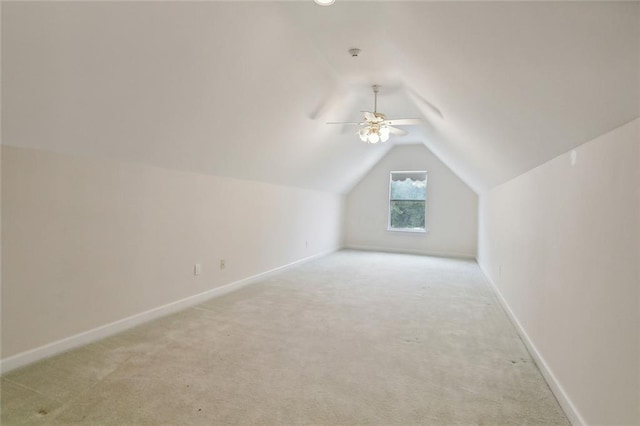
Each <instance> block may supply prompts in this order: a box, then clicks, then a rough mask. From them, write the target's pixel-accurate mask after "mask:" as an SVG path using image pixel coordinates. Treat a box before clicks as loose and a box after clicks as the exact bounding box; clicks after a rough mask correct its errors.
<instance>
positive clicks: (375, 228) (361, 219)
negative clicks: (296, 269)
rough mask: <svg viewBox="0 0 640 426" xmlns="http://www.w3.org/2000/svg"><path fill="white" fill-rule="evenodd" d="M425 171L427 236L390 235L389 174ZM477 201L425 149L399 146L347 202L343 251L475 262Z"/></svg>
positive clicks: (470, 192)
mask: <svg viewBox="0 0 640 426" xmlns="http://www.w3.org/2000/svg"><path fill="white" fill-rule="evenodd" d="M401 170H410V171H418V170H426V171H427V214H426V227H427V228H428V232H427V233H409V232H397V231H388V230H387V227H388V214H389V172H391V171H401ZM477 211H478V197H477V195H476V193H475V192H473V191H472V190H471V189H470V188H469V187H468V186H467V185H465V184H464V183H463V182H462V181H461V180H460V179H459V178H458V177H457V176H456V175H455V174H454V173H453V172H452V171H451V170H450V169H449V168H448V167H447V166H446V165H444V164H443V163H442V162H441V161H440V160H439V159H438V158H437V157H436V156H435V155H433V154H432V153H431V151H429V150H428V149H427V148H426V147H425V146H424V145H422V144H419V145H398V146H396V147H394V148H393V149H391V150H390V151H389V153H388V154H387V155H386V156H385V157H384V158H383V159H382V160H381V161H380V162H379V163H378V164H376V165H375V166H374V167H373V168H372V170H371V171H370V172H369V173H368V174H367V175H366V176H365V177H364V178H363V179H362V180H361V181H360V182H359V183H358V184H357V185H356V186H355V187H354V188H353V189H352V190H351V192H350V193H349V195H348V196H347V215H346V240H345V241H346V245H347V246H348V247H354V248H367V249H377V250H394V251H403V252H416V253H424V254H435V255H451V256H465V257H475V256H476V244H477Z"/></svg>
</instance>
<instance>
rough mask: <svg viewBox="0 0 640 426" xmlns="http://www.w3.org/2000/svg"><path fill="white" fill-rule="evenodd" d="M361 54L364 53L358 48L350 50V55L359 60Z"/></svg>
mask: <svg viewBox="0 0 640 426" xmlns="http://www.w3.org/2000/svg"><path fill="white" fill-rule="evenodd" d="M360 52H362V50H360V49H358V48H357V47H354V48H353V49H349V55H351V56H353V57H354V58H357V57H358V55H359V54H360Z"/></svg>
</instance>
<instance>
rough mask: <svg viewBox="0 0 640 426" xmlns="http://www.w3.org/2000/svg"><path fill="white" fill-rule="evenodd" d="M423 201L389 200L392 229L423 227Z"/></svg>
mask: <svg viewBox="0 0 640 426" xmlns="http://www.w3.org/2000/svg"><path fill="white" fill-rule="evenodd" d="M424 208H425V202H424V201H407V200H401V201H391V221H390V222H391V228H392V229H424Z"/></svg>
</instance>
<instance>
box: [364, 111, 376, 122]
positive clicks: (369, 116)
mask: <svg viewBox="0 0 640 426" xmlns="http://www.w3.org/2000/svg"><path fill="white" fill-rule="evenodd" d="M362 112H363V113H364V118H365V120H367V121H375V120H376V115H375V114H374V113H372V112H369V111H362Z"/></svg>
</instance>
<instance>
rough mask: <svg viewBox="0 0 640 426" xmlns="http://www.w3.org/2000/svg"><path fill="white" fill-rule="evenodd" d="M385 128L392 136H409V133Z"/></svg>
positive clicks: (394, 128) (389, 127)
mask: <svg viewBox="0 0 640 426" xmlns="http://www.w3.org/2000/svg"><path fill="white" fill-rule="evenodd" d="M387 128H388V129H389V133H391V134H392V135H396V136H406V135H408V134H409V132H407V131H406V130H404V129H398V128H397V127H392V126H387Z"/></svg>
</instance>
